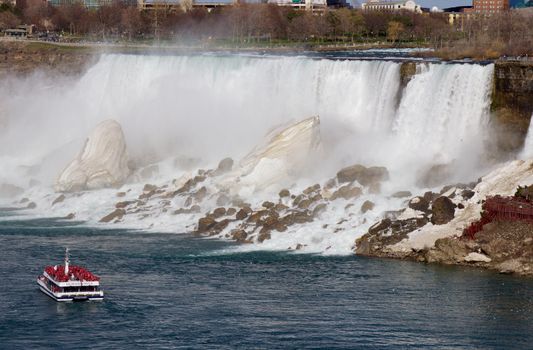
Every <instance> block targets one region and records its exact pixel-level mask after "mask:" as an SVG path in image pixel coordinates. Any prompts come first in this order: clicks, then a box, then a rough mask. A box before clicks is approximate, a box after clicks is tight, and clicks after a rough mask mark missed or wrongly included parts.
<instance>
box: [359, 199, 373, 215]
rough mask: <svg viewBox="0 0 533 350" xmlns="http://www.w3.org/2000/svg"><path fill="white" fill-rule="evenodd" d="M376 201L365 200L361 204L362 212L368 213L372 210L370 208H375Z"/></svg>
mask: <svg viewBox="0 0 533 350" xmlns="http://www.w3.org/2000/svg"><path fill="white" fill-rule="evenodd" d="M374 206H375V205H374V203H373V202H371V201H365V202H364V203H363V205H362V206H361V212H362V213H363V214H364V213H366V212H367V211H370V210H373V209H374Z"/></svg>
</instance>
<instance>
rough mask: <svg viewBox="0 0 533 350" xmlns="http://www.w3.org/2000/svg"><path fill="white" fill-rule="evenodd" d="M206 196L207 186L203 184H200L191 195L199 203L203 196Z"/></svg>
mask: <svg viewBox="0 0 533 350" xmlns="http://www.w3.org/2000/svg"><path fill="white" fill-rule="evenodd" d="M206 196H207V188H206V187H205V186H202V187H201V188H200V189H199V190H198V191H196V193H194V194H193V195H192V197H193V198H194V199H195V200H196V202H197V203H200V202H201V201H203V200H204V198H205V197H206Z"/></svg>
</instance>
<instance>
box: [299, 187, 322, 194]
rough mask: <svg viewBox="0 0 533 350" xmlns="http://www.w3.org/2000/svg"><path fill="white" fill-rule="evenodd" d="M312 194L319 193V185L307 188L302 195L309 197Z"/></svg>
mask: <svg viewBox="0 0 533 350" xmlns="http://www.w3.org/2000/svg"><path fill="white" fill-rule="evenodd" d="M314 192H317V193H318V192H320V185H319V184H315V185H313V186H309V187H307V188H306V189H305V190H304V191H303V192H302V193H303V194H306V195H310V194H311V193H314Z"/></svg>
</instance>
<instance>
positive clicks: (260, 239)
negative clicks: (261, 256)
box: [257, 232, 271, 243]
mask: <svg viewBox="0 0 533 350" xmlns="http://www.w3.org/2000/svg"><path fill="white" fill-rule="evenodd" d="M270 237H271V235H270V233H269V232H263V233H260V234H259V236H258V237H257V241H258V242H259V243H263V242H264V241H266V240H267V239H270Z"/></svg>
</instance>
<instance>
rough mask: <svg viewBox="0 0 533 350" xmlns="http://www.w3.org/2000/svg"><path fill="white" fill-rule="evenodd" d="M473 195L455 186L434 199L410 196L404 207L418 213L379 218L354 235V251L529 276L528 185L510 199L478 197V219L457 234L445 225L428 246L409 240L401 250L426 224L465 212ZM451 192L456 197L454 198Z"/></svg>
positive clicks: (532, 190) (532, 243)
mask: <svg viewBox="0 0 533 350" xmlns="http://www.w3.org/2000/svg"><path fill="white" fill-rule="evenodd" d="M476 188H477V187H476ZM444 190H445V189H444ZM442 192H444V191H442ZM475 194H476V192H474V191H473V190H471V189H468V188H466V189H462V190H457V189H456V190H454V191H453V192H448V194H447V195H444V196H443V195H440V196H438V197H437V198H436V199H432V198H431V197H435V195H434V194H431V193H426V194H425V195H424V196H423V197H415V198H414V199H411V200H410V201H409V202H408V207H409V209H411V210H415V211H416V212H418V213H419V215H417V216H415V217H410V218H389V217H386V218H384V219H383V220H381V221H380V222H378V223H376V224H375V225H373V226H372V227H370V229H369V230H368V232H367V233H366V234H365V235H363V236H362V237H360V238H359V239H357V241H356V254H359V255H364V256H375V257H387V258H396V259H409V260H415V261H418V262H426V263H439V264H447V265H467V266H475V267H481V268H488V269H493V270H496V271H499V272H500V273H514V274H518V275H523V276H533V216H532V215H533V201H532V199H533V186H529V187H528V186H526V187H519V189H518V190H517V191H516V193H515V195H514V196H513V197H487V198H486V199H485V200H484V201H482V202H483V203H482V206H481V208H482V211H481V213H480V215H481V217H480V218H479V220H476V221H473V222H472V223H471V224H470V225H469V226H466V227H465V228H464V229H463V230H462V231H461V232H460V233H458V232H457V230H456V229H455V230H454V229H453V225H449V226H450V227H448V229H449V230H450V231H449V232H448V235H447V236H445V237H442V238H436V239H435V240H434V241H433V244H426V245H424V246H421V247H420V246H419V247H418V248H414V245H412V244H411V245H410V249H409V248H408V249H405V247H406V246H408V247H409V245H407V244H406V242H408V241H409V240H414V236H416V235H417V234H418V235H420V232H423V230H424V227H426V225H427V227H429V229H426V230H425V231H426V234H429V233H430V232H431V231H430V229H431V227H432V226H433V227H435V226H438V225H442V226H446V224H448V223H450V222H452V220H454V219H455V217H454V216H455V212H456V209H457V210H458V211H461V210H465V204H467V203H468V201H469V200H470V198H473V197H474V198H476V199H475V200H477V196H475ZM457 196H460V197H459V199H458V197H457ZM450 197H451V198H450ZM452 199H453V200H454V201H452ZM489 201H492V202H491V203H495V204H493V205H492V207H490V208H489V207H488V206H487V205H486V204H487V203H489ZM454 202H455V203H458V204H455V203H454ZM463 203H465V204H463ZM476 204H477V203H476ZM515 209H516V210H515ZM444 231H446V230H444Z"/></svg>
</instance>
